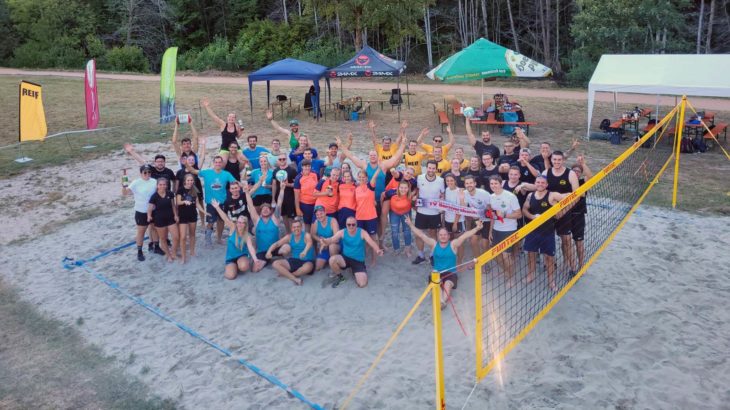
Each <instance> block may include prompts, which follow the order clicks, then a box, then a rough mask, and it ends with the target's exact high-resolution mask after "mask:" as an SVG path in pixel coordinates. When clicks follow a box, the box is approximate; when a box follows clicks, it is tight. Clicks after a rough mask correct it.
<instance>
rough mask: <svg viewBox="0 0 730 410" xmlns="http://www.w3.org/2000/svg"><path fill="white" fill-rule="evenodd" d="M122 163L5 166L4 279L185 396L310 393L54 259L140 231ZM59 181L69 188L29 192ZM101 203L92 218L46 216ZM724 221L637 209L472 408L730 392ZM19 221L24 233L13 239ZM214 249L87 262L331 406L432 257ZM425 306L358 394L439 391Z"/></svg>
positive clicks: (697, 400) (452, 400) (463, 382)
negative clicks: (264, 262)
mask: <svg viewBox="0 0 730 410" xmlns="http://www.w3.org/2000/svg"><path fill="white" fill-rule="evenodd" d="M160 148H161V145H160V144H149V145H146V146H140V147H138V150H139V151H140V152H142V153H143V154H150V153H153V152H156V151H157V150H159V149H160ZM122 166H134V163H133V161H132V160H130V159H129V158H128V157H124V156H123V155H122V154H121V150H120V152H118V153H114V154H112V155H109V156H107V157H104V158H101V159H99V160H94V161H90V162H88V163H86V164H79V165H69V166H65V167H54V168H49V169H48V170H47V172H46V173H43V174H38V175H33V174H30V173H27V174H23V175H20V176H17V177H14V178H12V179H10V180H8V183H7V184H4V185H3V187H1V188H0V195H2V197H3V198H5V201H6V202H5V204H6V205H7V204H13V203H16V202H19V203H20V205H18V204H15V205H12V206H10V205H7V206H6V212H4V213H3V215H2V216H0V224H2V226H3V227H4V232H3V235H2V244H3V250H4V252H2V257H1V258H2V259H1V260H0V261H1V262H2V266H3V269H2V270H1V271H0V274H1V275H2V279H3V280H4V281H6V282H7V283H9V284H10V285H13V286H15V287H17V288H18V289H19V291H20V293H21V295H22V297H23V298H24V299H26V300H29V301H31V302H32V303H34V304H35V305H37V306H38V307H39V309H41V311H42V312H44V313H45V314H47V315H49V316H52V317H55V318H58V319H60V320H62V321H63V322H65V323H68V324H70V325H72V326H75V327H78V329H79V330H80V331H81V332H82V334H83V336H84V337H85V338H86V339H87V340H88V341H89V342H90V343H93V344H96V345H98V346H100V347H101V348H102V349H103V351H104V352H105V353H106V354H108V355H110V356H113V357H115V358H116V359H117V361H118V364H119V366H122V367H125V368H126V371H128V372H129V374H131V375H134V376H136V377H139V378H141V379H142V380H143V381H144V382H146V383H147V384H148V385H149V386H150V387H151V388H152V390H153V391H154V392H155V393H158V394H160V395H161V396H163V397H169V398H172V399H176V400H178V402H179V403H180V404H181V406H182V407H184V408H190V409H194V408H247V409H290V408H305V407H306V406H304V405H302V404H301V403H300V402H299V401H297V400H296V399H293V398H290V397H288V396H287V394H286V393H284V392H283V391H282V390H280V389H278V388H276V387H274V386H273V385H271V384H270V383H268V382H267V381H265V380H264V379H262V378H260V377H258V376H256V375H255V374H254V373H252V372H251V371H249V370H247V369H246V368H244V367H243V366H241V365H240V364H238V363H237V362H236V361H235V360H233V359H230V358H226V357H224V356H223V355H221V354H220V353H219V352H217V351H216V350H214V349H212V348H210V347H208V346H207V345H205V344H203V343H202V342H200V341H199V340H197V339H195V338H193V337H191V336H190V335H188V334H186V333H184V332H182V331H181V330H180V329H178V328H177V327H176V326H173V325H172V324H170V323H168V322H165V321H163V320H161V319H160V318H158V317H157V316H154V315H153V314H151V313H150V312H148V311H147V310H145V309H143V308H142V307H140V306H139V305H138V304H136V303H134V302H133V301H131V300H129V299H127V298H125V297H123V296H121V295H120V294H119V293H117V292H115V291H113V290H112V289H110V288H109V287H108V286H106V285H104V284H103V283H102V282H101V281H99V280H98V279H96V278H95V277H94V276H93V275H92V274H91V273H89V272H86V271H85V270H83V269H80V268H76V269H74V270H66V269H64V268H63V267H62V264H61V261H62V259H63V258H64V257H73V258H77V259H79V258H88V257H90V256H93V255H95V254H97V253H98V252H100V251H103V250H106V249H109V248H112V247H115V246H117V245H120V244H123V243H126V242H129V241H130V240H132V239H133V235H134V226H133V219H132V214H133V212H132V201H131V198H127V199H120V198H119V188H118V177H119V175H118V170H119V169H120V168H121V167H122ZM48 175H52V176H54V179H53V180H50V179H48V178H47V176H48ZM132 175H135V174H134V173H133V174H132ZM44 177H46V178H44ZM52 189H57V190H59V191H62V192H63V193H64V196H63V197H62V198H64V199H63V200H61V201H51V203H50V204H43V205H42V206H33V205H32V203H31V202H29V201H32V200H33V199H34V198H42V197H43V196H44V195H46V197H47V196H48V195H47V194H48V192H49V190H52ZM69 192H70V193H72V195H69ZM29 204H30V205H29ZM94 208H97V209H96V211H94V212H96V213H101V215H100V216H97V217H92V218H91V219H86V220H83V221H80V222H74V223H70V224H66V225H64V226H63V227H61V228H60V229H54V230H52V232H50V231H49V230H48V229H47V225H48V224H54V223H62V222H63V221H64V220H68V219H72V220H73V219H74V218H75V216H78V215H79V213H82V212H89V210H90V209H94ZM90 215H94V213H93V212H92V213H91V214H90ZM728 226H730V217H707V216H699V215H694V214H689V213H684V212H673V211H669V210H666V209H659V208H652V207H640V208H639V210H638V212H637V214H636V215H634V216H633V217H632V218H631V220H630V221H629V223H628V224H627V225H626V226H625V228H624V230H623V231H622V232H621V233H620V234H619V235H618V236H617V237H616V238H615V241H614V242H613V243H612V244H611V246H609V248H608V249H607V250H606V251H605V252H604V254H603V255H602V256H601V257H600V258H599V259H598V261H597V262H596V263H595V264H594V266H593V267H591V268H590V269H589V271H588V272H587V273H586V275H585V276H584V277H583V278H582V279H581V280H580V281H579V282H578V284H577V285H576V286H575V287H574V289H573V290H571V291H570V292H569V293H568V295H567V296H566V297H565V298H564V299H563V300H562V301H561V302H560V303H559V304H558V305H557V307H556V308H555V309H554V310H553V311H552V312H551V313H550V314H549V315H548V316H547V317H546V319H545V320H543V321H542V322H541V323H540V324H539V325H538V326H537V328H536V329H535V330H534V331H533V332H532V333H531V334H530V335H528V337H527V338H526V339H525V341H524V342H523V343H522V344H520V345H519V346H518V347H517V348H516V349H515V350H514V351H513V352H512V353H511V354H510V355H509V356H508V357H507V359H506V361H505V362H504V363H503V364H502V369H501V372H500V373H499V374H497V373H493V374H491V375H489V376H488V377H487V378H486V379H485V380H483V381H482V382H481V383H480V384H479V385H478V386H477V388H476V390H475V392H474V394H473V396H472V397H471V399H470V400H469V402H468V403H467V406H466V408H468V409H485V408H499V409H502V408H576V409H585V408H609V407H610V408H627V409H629V408H636V409H643V408H681V409H686V408H693V409H697V408H708V409H709V408H723V407H726V406H727V403H728V400H730V390H729V389H728V387H727V386H730V365H729V364H728V355H727V352H728V351H730V324H729V323H730V313H728V309H727V308H726V304H727V300H728V298H729V297H730V285H728V263H729V262H730V256H728V249H730V233H729V230H728V228H727V227H728ZM48 232H50V233H48ZM200 233H201V232H200V230H199V235H200ZM23 237H26V238H28V237H31V238H33V239H32V240H24V241H17V240H18V239H21V238H23ZM14 240H15V241H14ZM13 241H14V242H13ZM201 243H202V240H201V236H199V244H201ZM223 253H224V249H223V247H222V246H218V247H215V248H213V249H205V248H203V247H202V246H201V245H199V256H198V257H197V258H196V259H194V260H193V261H192V262H191V263H189V264H187V265H184V266H180V265H178V264H167V263H165V262H163V260H162V258H161V257H157V256H155V255H148V260H147V261H146V262H142V263H140V262H137V261H136V258H135V252H134V249H133V248H128V249H126V250H124V251H122V252H120V253H117V254H113V255H110V256H108V257H105V258H103V259H101V260H99V261H98V262H95V263H92V264H89V265H88V266H89V267H90V268H91V269H93V270H94V271H95V272H98V273H100V274H102V275H104V276H105V277H106V278H108V279H110V280H113V281H115V282H117V283H118V284H119V286H120V287H122V288H123V289H125V290H126V291H128V292H130V293H131V294H134V295H136V296H139V297H141V298H143V299H144V300H145V301H146V302H147V303H149V304H150V305H151V306H154V307H156V308H158V309H160V310H161V311H163V312H165V313H166V314H168V315H170V316H171V317H173V318H175V319H176V320H177V321H179V322H181V323H184V324H185V325H187V326H189V327H190V328H192V329H194V330H196V331H198V332H200V333H201V334H202V335H204V336H205V337H207V338H209V339H211V340H212V341H214V342H216V343H218V344H220V345H221V346H223V347H224V348H226V349H230V350H231V351H232V353H233V355H234V357H235V358H244V359H246V360H248V361H250V362H252V363H253V364H255V365H256V366H258V367H260V368H261V369H262V370H264V371H265V372H268V373H270V374H273V375H275V376H276V377H278V378H279V379H280V380H281V381H282V382H284V383H286V384H288V385H290V386H291V387H292V388H294V389H296V390H298V391H300V392H301V393H302V394H303V395H304V396H306V397H307V398H308V399H310V400H311V401H313V402H316V403H319V404H321V405H323V406H325V407H327V408H333V407H334V406H335V405H336V404H338V403H342V400H343V399H344V398H345V397H346V396H347V394H348V393H349V392H350V390H351V389H352V388H353V387H354V386H355V384H356V383H357V381H358V379H359V378H360V376H361V375H362V374H363V373H364V372H365V370H366V369H367V368H368V366H369V365H370V363H371V362H372V360H373V359H374V358H375V355H376V354H377V352H378V351H379V350H380V348H381V347H382V346H383V345H384V344H385V342H386V341H387V339H388V337H389V336H390V334H391V332H392V331H393V330H395V328H396V326H397V325H398V323H399V322H400V320H401V319H402V318H403V317H404V316H405V314H406V313H407V311H408V309H409V308H410V307H411V305H412V304H413V303H414V302H415V300H416V299H417V298H418V296H419V295H420V293H421V292H422V291H423V289H424V288H425V286H426V275H427V273H428V268H427V267H426V266H425V265H422V266H419V267H413V266H412V265H411V264H410V263H409V262H408V261H407V260H406V259H405V258H404V257H396V256H394V255H393V254H386V256H385V257H383V258H381V259H380V260H379V262H378V264H377V266H375V267H374V268H372V269H370V271H371V275H370V284H369V286H368V287H367V288H365V289H358V288H356V287H355V285H354V281H353V280H352V278H351V277H350V280H348V281H346V282H345V283H343V284H342V285H341V286H340V287H339V288H337V289H332V288H330V287H323V281H324V280H325V278H326V276H327V271H325V272H319V273H316V274H315V275H314V276H311V277H306V278H305V282H304V286H302V287H295V286H293V285H292V284H291V282H289V281H288V280H285V279H282V278H277V277H276V276H275V274H274V273H273V271H272V270H271V269H265V270H264V271H262V272H260V273H256V274H250V273H249V274H244V275H242V276H240V277H239V278H238V279H236V280H234V281H227V280H225V279H223ZM472 285H473V274H472V273H470V272H469V273H464V274H462V275H461V277H460V282H459V289H458V290H457V291H456V293H455V299H456V309H457V311H458V312H459V317H460V319H461V321H462V322H463V323H464V325H465V327H466V332H467V333H468V336H465V335H464V334H463V333H462V331H461V329H460V327H459V325H458V323H457V320H456V318H455V317H454V314H453V312H452V310H451V308H449V309H448V310H447V311H445V316H444V325H443V328H444V345H445V350H444V351H445V357H446V366H445V372H446V398H447V404H448V406H449V408H461V407H462V405H463V404H464V402H465V400H466V398H467V396H468V394H469V392H470V391H471V389H472V387H473V385H474V376H473V375H474V347H473V346H474V342H473V335H474V331H473V328H474V313H473V286H472ZM430 309H431V306H430V300H427V301H426V303H425V304H424V306H422V307H421V308H420V309H419V310H418V311H417V313H416V314H415V315H414V317H413V319H412V321H411V323H410V324H409V326H407V327H406V329H405V330H404V331H403V334H402V335H401V337H400V338H399V339H398V340H397V341H396V343H395V344H394V345H393V347H392V349H391V350H390V351H389V352H388V353H387V354H386V356H385V358H384V360H383V362H382V364H381V365H380V366H379V367H378V368H377V369H376V371H375V372H374V373H373V375H372V376H371V378H370V379H369V380H368V381H367V382H366V383H365V385H364V387H363V389H362V391H361V392H360V393H359V394H358V395H357V396H356V399H355V400H354V402H353V406H352V407H351V408H363V409H364V408H393V409H421V408H431V407H434V388H433V387H434V378H433V329H432V325H431V310H430ZM78 318H83V319H84V321H83V325H82V326H77V325H76V324H75V323H76V320H77V319H78ZM132 355H133V356H134V357H135V360H133V361H132V360H129V358H130V357H131V356H132ZM129 362H133V363H131V364H129Z"/></svg>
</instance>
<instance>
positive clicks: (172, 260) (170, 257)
mask: <svg viewBox="0 0 730 410" xmlns="http://www.w3.org/2000/svg"><path fill="white" fill-rule="evenodd" d="M167 261H168V262H170V263H172V262H175V258H173V257H172V256H168V257H167Z"/></svg>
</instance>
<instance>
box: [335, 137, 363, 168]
mask: <svg viewBox="0 0 730 410" xmlns="http://www.w3.org/2000/svg"><path fill="white" fill-rule="evenodd" d="M335 142H336V143H337V146H340V145H342V140H341V139H340V137H335ZM342 153H343V154H345V157H347V158H349V159H350V161H352V163H353V164H355V166H356V167H358V168H360V169H363V170H364V169H366V168H367V167H368V164H367V162H365V160H363V159H360V158H358V157H356V156H355V155H353V154H352V152H351V151H350V149H349V148H347V147H345V146H342Z"/></svg>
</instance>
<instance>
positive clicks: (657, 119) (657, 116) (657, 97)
mask: <svg viewBox="0 0 730 410" xmlns="http://www.w3.org/2000/svg"><path fill="white" fill-rule="evenodd" d="M655 118H656V122H659V94H657V95H656V117H655ZM649 119H651V115H650V116H649Z"/></svg>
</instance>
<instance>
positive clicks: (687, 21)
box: [0, 0, 730, 84]
mask: <svg viewBox="0 0 730 410" xmlns="http://www.w3.org/2000/svg"><path fill="white" fill-rule="evenodd" d="M0 36H2V37H1V38H3V39H4V41H3V42H2V43H0V64H2V65H5V66H15V67H28V68H81V67H82V66H83V64H84V62H85V60H87V59H89V58H96V59H97V65H98V67H99V68H100V69H106V70H112V71H139V72H149V71H157V70H159V66H160V60H161V57H162V54H163V53H164V51H165V49H167V48H168V47H170V46H177V47H179V53H178V69H184V70H195V71H203V70H210V69H217V70H230V71H241V70H254V69H257V68H260V67H262V66H264V65H266V64H269V63H271V62H273V61H276V60H278V59H281V58H285V57H294V58H299V59H303V60H307V61H311V62H315V63H319V64H322V65H326V66H334V65H337V64H340V63H342V62H343V61H345V60H347V59H348V58H350V57H351V56H352V54H353V53H354V51H355V50H358V49H360V48H361V47H362V46H363V44H368V45H370V46H371V47H373V48H375V49H377V50H379V51H381V52H383V53H385V54H387V55H389V56H392V57H394V58H397V59H400V60H404V61H406V63H407V65H408V70H409V71H411V72H418V73H423V72H426V71H428V70H429V69H430V68H431V67H433V66H434V65H436V64H438V63H439V62H440V61H441V60H442V59H444V58H446V57H448V56H449V55H451V54H452V53H454V52H456V51H458V50H460V49H462V48H464V47H466V46H468V45H469V44H470V43H471V42H473V41H474V40H476V39H477V38H479V37H484V38H486V39H488V40H491V41H493V42H496V43H499V44H501V45H503V46H505V47H508V48H511V49H513V50H515V51H518V52H520V53H522V54H525V55H527V56H529V57H531V58H533V59H535V60H537V61H539V62H541V63H543V64H545V65H547V66H549V67H551V68H552V69H553V71H554V72H555V74H556V77H557V79H558V80H562V81H568V82H572V83H576V84H581V83H585V82H586V81H587V80H588V79H589V78H590V75H591V73H592V72H593V69H594V67H595V65H596V63H597V62H598V59H599V58H600V56H601V55H602V54H609V53H642V54H644V53H726V52H728V50H730V0H516V1H509V0H268V1H263V0H0Z"/></svg>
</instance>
